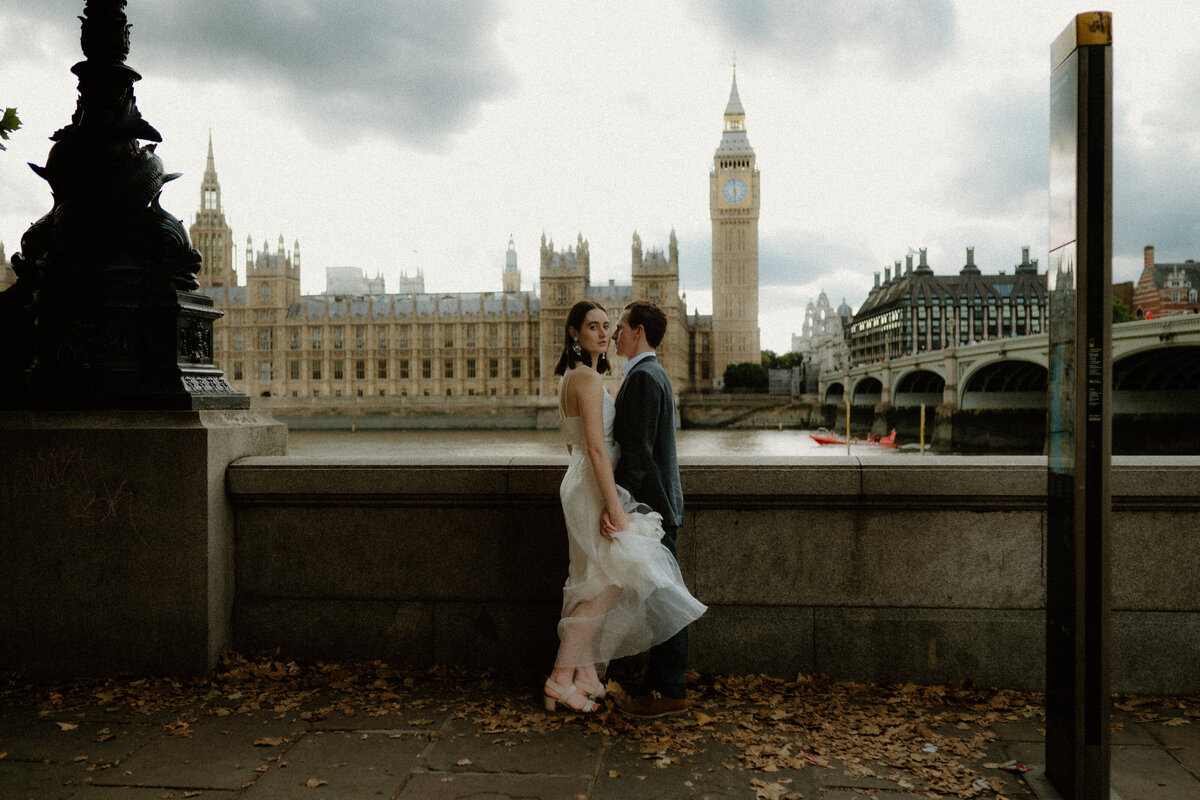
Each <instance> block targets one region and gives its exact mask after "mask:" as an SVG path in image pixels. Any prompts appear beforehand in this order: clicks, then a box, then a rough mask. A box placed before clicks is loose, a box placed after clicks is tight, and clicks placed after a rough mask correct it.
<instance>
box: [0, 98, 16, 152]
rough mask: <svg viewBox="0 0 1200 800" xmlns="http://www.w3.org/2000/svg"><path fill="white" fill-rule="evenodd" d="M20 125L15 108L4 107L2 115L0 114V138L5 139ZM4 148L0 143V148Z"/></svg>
mask: <svg viewBox="0 0 1200 800" xmlns="http://www.w3.org/2000/svg"><path fill="white" fill-rule="evenodd" d="M20 127H21V119H20V118H19V117H18V116H17V110H16V109H15V108H6V109H4V115H3V116H0V140H7V139H8V137H9V134H11V133H12V132H13V131H15V130H16V129H17V128H20ZM4 149H6V148H5V146H4V145H3V144H2V143H0V150H4Z"/></svg>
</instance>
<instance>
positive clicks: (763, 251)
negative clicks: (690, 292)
mask: <svg viewBox="0 0 1200 800" xmlns="http://www.w3.org/2000/svg"><path fill="white" fill-rule="evenodd" d="M871 263H872V261H871V257H870V255H869V253H868V252H867V250H866V249H865V248H863V247H860V246H857V245H855V244H854V243H852V242H835V241H830V240H828V239H825V238H823V237H822V236H819V235H815V234H806V235H801V236H796V235H793V234H791V233H790V232H787V231H774V230H766V229H763V228H760V229H759V240H758V283H759V286H761V287H770V286H795V285H797V284H803V283H809V282H811V281H819V280H820V279H821V276H823V275H826V274H828V273H830V272H831V271H833V270H835V269H838V268H839V267H851V268H854V269H861V270H862V271H863V275H869V274H870V271H869V269H868V265H869V264H871ZM679 273H680V274H679V277H680V280H681V281H682V283H683V285H684V286H685V287H687V286H709V285H711V283H712V241H711V240H710V238H709V237H708V236H700V237H694V238H684V239H681V240H680V242H679ZM863 280H864V283H863V286H862V291H863V293H864V294H865V293H866V291H867V290H868V289H869V288H870V287H869V286H868V285H867V284H866V282H865V281H866V280H867V279H866V278H864V279H863Z"/></svg>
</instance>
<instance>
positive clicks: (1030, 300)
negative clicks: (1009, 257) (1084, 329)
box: [850, 247, 1048, 364]
mask: <svg viewBox="0 0 1200 800" xmlns="http://www.w3.org/2000/svg"><path fill="white" fill-rule="evenodd" d="M919 255H920V261H919V263H918V265H917V267H916V268H915V269H914V268H913V257H912V255H909V256H908V257H907V260H906V264H905V270H904V272H903V273H902V272H901V270H900V262H899V261H897V262H896V263H895V274H893V273H892V270H891V268H885V269H884V279H883V282H882V283H880V280H879V273H878V272H877V273H875V286H874V287H873V288H872V289H871V292H870V294H868V295H867V299H866V301H865V302H864V303H863V304H862V306H861V307H860V308H859V309H858V313H856V314H855V315H854V320H853V322H852V323H851V325H850V361H851V363H852V364H865V363H870V362H873V361H880V360H886V359H891V358H898V357H900V356H905V355H911V354H913V353H918V352H921V351H924V350H939V349H941V348H944V347H951V346H954V345H959V344H968V343H970V342H980V341H986V340H989V339H1000V338H1003V337H1006V336H1024V335H1025V334H1029V333H1042V332H1044V331H1045V330H1046V322H1047V319H1048V317H1047V293H1046V275H1045V274H1044V273H1042V274H1039V273H1038V263H1037V259H1034V260H1033V261H1030V260H1029V248H1028V247H1024V248H1022V249H1021V263H1020V264H1017V265H1016V267H1015V269H1014V271H1013V273H1012V274H1011V275H1010V274H1005V273H1004V272H1001V273H1000V274H998V275H984V274H983V273H982V271H981V270H980V269H979V267H978V266H976V264H975V248H973V247H968V248H967V263H966V264H965V265H964V266H963V268H962V269H961V270H959V273H958V275H944V276H942V275H935V274H934V273H933V268H932V267H930V266H929V264H928V263H927V261H926V254H925V248H921V250H920V252H919Z"/></svg>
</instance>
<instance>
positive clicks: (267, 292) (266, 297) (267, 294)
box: [258, 283, 271, 303]
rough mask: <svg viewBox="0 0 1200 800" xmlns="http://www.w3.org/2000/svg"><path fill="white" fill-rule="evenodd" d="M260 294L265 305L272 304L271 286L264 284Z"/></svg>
mask: <svg viewBox="0 0 1200 800" xmlns="http://www.w3.org/2000/svg"><path fill="white" fill-rule="evenodd" d="M258 294H259V298H260V299H261V300H262V302H264V303H269V302H271V284H269V283H264V284H263V285H262V288H261V289H259V291H258Z"/></svg>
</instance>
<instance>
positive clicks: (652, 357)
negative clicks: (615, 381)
mask: <svg viewBox="0 0 1200 800" xmlns="http://www.w3.org/2000/svg"><path fill="white" fill-rule="evenodd" d="M657 360H658V356H656V355H649V356H646V357H645V358H643V359H642V360H641V361H639V362H637V363H636V364H634V365H633V366H632V367H631V368H630V369H628V370H626V371H625V375H624V376H622V378H621V385H620V387H619V388H618V389H617V399H616V400H615V401H613V402H614V403H615V402H618V401H620V399H621V395H622V394H624V392H625V379H626V378H628V377H629V376H630V374H631V373H633V372H634V371H635V370H639V369H641V368H642V365H643V364H645V363H646V362H648V361H657Z"/></svg>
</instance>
